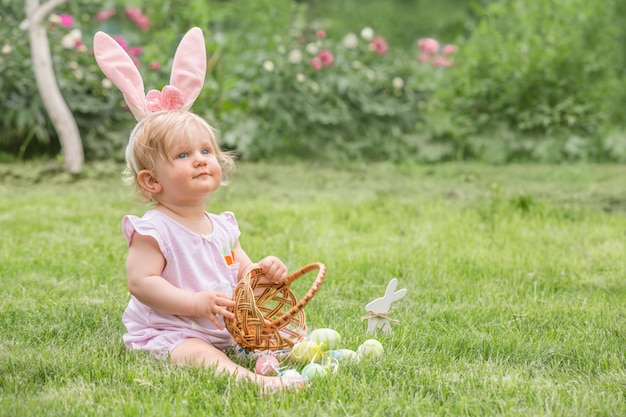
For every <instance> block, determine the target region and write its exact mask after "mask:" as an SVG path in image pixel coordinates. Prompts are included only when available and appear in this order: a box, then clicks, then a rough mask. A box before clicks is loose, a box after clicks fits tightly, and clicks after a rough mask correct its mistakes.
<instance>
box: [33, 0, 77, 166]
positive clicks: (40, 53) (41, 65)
mask: <svg viewBox="0 0 626 417" xmlns="http://www.w3.org/2000/svg"><path fill="white" fill-rule="evenodd" d="M65 1H66V0H50V1H47V2H44V3H43V4H41V5H40V4H39V0H26V18H27V28H28V34H29V38H30V50H31V58H32V62H33V71H34V72H35V79H36V81H37V88H38V90H39V94H40V95H41V99H42V100H43V104H44V106H45V108H46V111H47V112H48V116H50V120H51V121H52V124H53V126H54V129H55V130H56V132H57V135H58V136H59V141H60V142H61V152H62V153H63V158H64V164H65V168H66V169H67V170H68V171H69V172H72V173H78V172H80V170H81V169H82V166H83V162H84V159H85V156H84V152H83V144H82V142H81V139H80V133H79V131H78V126H77V125H76V120H75V119H74V116H73V115H72V112H71V111H70V109H69V107H68V106H67V103H66V102H65V100H64V99H63V96H62V95H61V91H60V90H59V86H58V84H57V80H56V76H55V74H54V68H53V66H52V57H51V55H50V45H49V43H48V34H47V32H46V18H47V17H48V16H49V15H50V13H52V11H53V9H54V8H55V7H57V6H59V5H61V4H63V3H65Z"/></svg>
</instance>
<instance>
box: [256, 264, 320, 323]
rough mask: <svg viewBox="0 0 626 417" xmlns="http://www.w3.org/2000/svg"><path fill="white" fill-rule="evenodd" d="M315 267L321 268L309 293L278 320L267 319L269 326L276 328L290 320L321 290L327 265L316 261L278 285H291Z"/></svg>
mask: <svg viewBox="0 0 626 417" xmlns="http://www.w3.org/2000/svg"><path fill="white" fill-rule="evenodd" d="M315 269H318V270H319V271H318V272H317V277H316V278H315V281H314V282H313V285H311V288H309V290H308V291H307V293H306V294H304V297H302V298H301V299H300V301H298V302H297V303H296V305H294V306H293V307H291V309H290V310H289V311H287V312H286V313H285V314H283V315H282V316H280V317H278V318H277V319H276V320H274V321H270V320H266V321H265V323H266V325H267V326H269V327H271V328H273V329H275V328H277V327H279V326H281V325H283V324H284V323H285V322H287V321H289V320H290V319H291V318H292V317H293V316H294V315H295V314H297V313H298V312H299V311H300V310H302V309H303V308H304V306H305V305H307V304H308V303H309V301H311V298H313V296H314V295H315V293H316V292H317V290H319V288H320V286H321V285H322V282H323V281H324V277H325V276H326V266H325V265H324V264H323V263H320V262H315V263H312V264H309V265H306V266H303V267H302V268H300V269H298V270H297V271H295V272H293V273H291V274H290V275H289V276H288V277H287V279H286V280H285V282H283V283H282V284H280V285H279V286H278V287H277V288H280V287H288V286H290V285H291V283H292V282H294V281H295V280H297V279H298V278H300V277H301V276H303V275H305V274H307V273H309V272H311V271H313V270H315Z"/></svg>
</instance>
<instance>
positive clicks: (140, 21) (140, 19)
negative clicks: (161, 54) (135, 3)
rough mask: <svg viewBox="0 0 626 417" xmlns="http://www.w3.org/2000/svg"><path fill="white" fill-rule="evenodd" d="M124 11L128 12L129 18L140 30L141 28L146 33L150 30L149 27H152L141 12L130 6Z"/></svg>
mask: <svg viewBox="0 0 626 417" xmlns="http://www.w3.org/2000/svg"><path fill="white" fill-rule="evenodd" d="M124 10H125V11H126V16H128V17H129V19H130V20H132V21H133V22H134V23H135V25H137V27H138V28H140V29H141V30H143V31H144V32H146V31H147V30H148V27H149V26H150V21H149V20H148V18H147V17H146V16H145V15H144V14H143V13H142V12H141V10H139V9H137V8H135V7H130V6H126V7H125V8H124Z"/></svg>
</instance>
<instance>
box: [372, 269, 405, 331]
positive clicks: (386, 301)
mask: <svg viewBox="0 0 626 417" xmlns="http://www.w3.org/2000/svg"><path fill="white" fill-rule="evenodd" d="M397 286H398V278H393V279H392V280H391V281H390V282H389V284H388V285H387V289H386V290H385V295H384V296H383V297H382V298H377V299H375V300H374V301H371V302H370V303H368V304H367V305H366V306H365V310H366V311H367V312H368V313H369V316H368V317H364V318H363V319H364V320H368V323H367V333H374V332H375V331H376V329H381V330H382V332H383V333H387V332H389V331H390V330H391V324H390V323H389V321H390V320H391V319H390V318H389V315H388V314H389V310H391V303H393V302H394V301H398V300H399V299H401V298H403V297H404V296H405V295H406V288H403V289H401V290H400V291H396V287H397ZM393 321H395V322H397V320H393Z"/></svg>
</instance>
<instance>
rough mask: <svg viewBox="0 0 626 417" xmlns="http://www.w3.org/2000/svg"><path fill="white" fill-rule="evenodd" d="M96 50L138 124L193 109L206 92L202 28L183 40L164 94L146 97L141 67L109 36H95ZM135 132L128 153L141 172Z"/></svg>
mask: <svg viewBox="0 0 626 417" xmlns="http://www.w3.org/2000/svg"><path fill="white" fill-rule="evenodd" d="M93 51H94V56H95V57H96V61H97V62H98V66H99V67H100V69H101V70H102V72H103V73H104V75H106V76H107V78H108V79H109V80H111V82H112V83H113V84H115V86H116V87H117V88H119V89H120V91H121V92H122V94H123V95H124V101H125V102H126V104H127V105H128V108H129V109H130V111H131V112H132V113H133V115H134V116H135V119H137V121H138V122H141V121H142V120H143V119H145V118H146V117H148V116H149V115H151V114H152V113H156V112H160V111H168V110H189V109H190V108H191V106H192V104H193V102H194V101H196V99H197V98H198V95H200V92H201V91H202V86H203V85H204V79H205V76H206V46H205V43H204V35H203V34H202V30H201V29H200V28H197V27H196V28H193V29H191V30H189V32H187V33H186V34H185V36H183V38H182V39H181V41H180V44H179V45H178V48H177V49H176V53H175V55H174V61H173V63H172V74H171V76H170V84H169V85H166V86H165V87H163V89H162V91H159V90H150V91H148V94H144V86H143V79H142V78H141V74H140V73H139V70H138V69H137V66H136V65H135V63H134V62H133V60H132V59H131V57H130V55H128V53H127V52H126V51H125V50H124V48H122V47H121V46H120V44H119V43H117V41H116V40H114V39H113V38H111V37H110V36H109V35H107V34H106V33H104V32H97V33H96V34H95V36H94V40H93ZM137 126H139V124H138V125H137ZM136 128H137V127H135V130H136ZM135 130H133V132H132V133H131V135H130V139H129V143H128V150H129V152H128V151H127V154H128V155H129V156H130V158H131V163H132V165H133V168H134V169H135V173H137V172H138V171H139V169H138V167H137V164H136V163H135V158H134V156H133V152H132V148H131V145H132V140H133V136H134V133H135Z"/></svg>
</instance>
